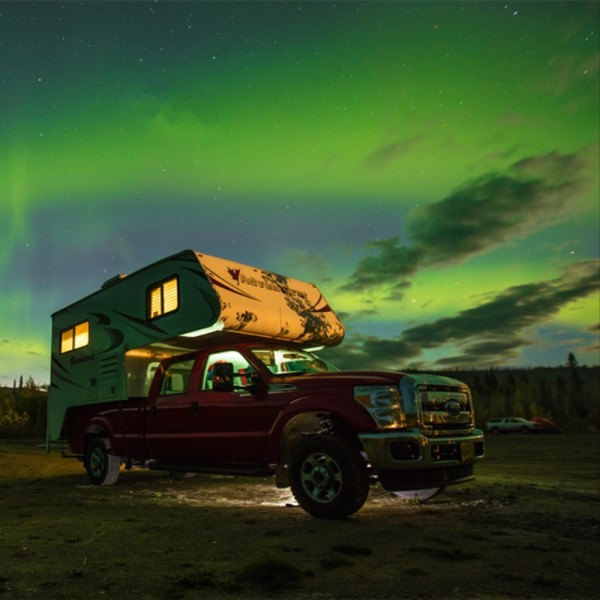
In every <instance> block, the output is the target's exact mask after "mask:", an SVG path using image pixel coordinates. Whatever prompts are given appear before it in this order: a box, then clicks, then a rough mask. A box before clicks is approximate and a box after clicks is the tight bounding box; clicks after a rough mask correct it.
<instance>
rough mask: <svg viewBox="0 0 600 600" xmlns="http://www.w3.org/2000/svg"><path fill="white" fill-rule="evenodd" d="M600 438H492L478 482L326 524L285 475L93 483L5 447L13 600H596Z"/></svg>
mask: <svg viewBox="0 0 600 600" xmlns="http://www.w3.org/2000/svg"><path fill="white" fill-rule="evenodd" d="M599 468H600V436H597V435H581V436H574V435H554V436H551V435H549V436H523V435H520V436H519V435H513V436H499V437H488V439H487V457H486V459H485V460H484V461H483V462H481V463H480V464H479V465H478V468H477V479H476V481H474V482H472V483H469V484H466V485H463V486H457V487H454V488H449V489H448V490H446V492H445V493H444V494H442V495H440V496H438V497H436V498H434V499H432V500H429V501H427V502H417V501H402V500H399V499H398V498H396V497H395V496H393V495H392V494H389V493H387V492H385V491H383V490H381V489H379V488H378V487H374V488H373V489H372V493H371V495H370V498H369V500H368V501H367V503H366V505H365V506H364V508H363V509H362V510H361V511H360V512H359V513H357V514H356V515H354V516H353V517H351V518H348V519H345V520H341V521H323V520H318V519H314V518H312V517H310V516H308V515H307V514H306V513H304V512H303V511H302V510H301V509H300V508H298V507H297V506H295V502H294V500H293V498H292V497H291V494H290V492H289V490H277V489H276V488H275V486H274V482H273V480H272V479H255V480H253V479H247V478H233V477H217V476H207V475H197V476H196V477H195V478H194V479H189V480H183V481H178V480H174V479H172V478H171V477H170V476H168V475H167V474H164V473H157V472H149V471H144V470H134V471H131V472H123V473H122V474H121V477H120V478H119V480H118V482H117V483H116V485H114V486H112V487H96V486H92V485H90V484H89V483H88V481H87V478H86V476H85V473H84V471H83V468H82V466H81V464H80V463H78V462H77V461H74V460H72V459H63V458H62V457H61V456H60V453H59V452H53V453H52V454H50V456H47V455H46V454H45V453H44V448H43V447H42V446H41V445H40V444H39V442H14V441H6V440H0V600H8V599H15V598H17V599H22V598H23V599H28V598H36V599H43V600H52V599H62V598H64V599H79V598H82V599H83V598H102V597H107V598H111V599H113V598H114V599H121V598H123V599H126V598H147V599H165V600H167V599H171V598H172V599H174V600H176V599H190V598H242V597H243V598H265V597H272V598H276V597H284V596H285V597H286V598H287V599H290V600H291V599H295V598H298V599H309V598H310V599H317V600H320V599H326V598H361V599H363V598H377V599H383V598H411V599H412V598H415V599H417V598H571V599H584V598H597V597H600V579H599V576H598V574H597V570H596V568H597V566H598V556H599V550H600V543H599V523H600V510H599V509H600V483H599V482H600V472H599Z"/></svg>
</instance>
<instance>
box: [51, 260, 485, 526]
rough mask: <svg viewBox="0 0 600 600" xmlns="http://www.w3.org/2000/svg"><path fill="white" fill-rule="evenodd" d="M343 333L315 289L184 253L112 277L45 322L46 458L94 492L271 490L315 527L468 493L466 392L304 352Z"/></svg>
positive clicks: (439, 380)
mask: <svg viewBox="0 0 600 600" xmlns="http://www.w3.org/2000/svg"><path fill="white" fill-rule="evenodd" d="M343 333H344V332H343V326H342V325H341V323H340V322H339V320H338V319H337V317H336V315H335V313H334V312H333V311H332V309H331V308H330V306H329V304H328V303H327V302H326V300H325V299H324V297H323V295H322V294H321V292H320V291H319V290H318V288H316V286H314V285H312V284H308V283H305V282H301V281H298V280H295V279H291V278H289V277H284V276H281V275H276V274H274V273H270V272H268V271H263V270H260V269H256V268H253V267H248V266H246V265H242V264H239V263H234V262H232V261H227V260H224V259H219V258H216V257H210V256H207V255H204V254H200V253H197V252H194V251H191V250H189V251H183V252H181V253H179V254H176V255H174V256H171V257H168V258H166V259H163V260H162V261H159V262H157V263H155V264H153V265H150V266H148V267H145V268H143V269H140V270H139V271H137V272H135V273H133V274H131V275H119V276H117V277H114V278H112V279H111V280H109V281H107V282H106V283H105V284H104V285H103V286H102V288H101V289H100V290H98V291H97V292H95V293H93V294H91V295H90V296H88V297H86V298H83V299H81V300H79V301H78V302H76V303H74V304H72V305H70V306H67V307H65V308H64V309H61V310H60V311H58V312H57V313H55V314H54V315H53V333H52V372H51V388H50V393H49V401H48V433H47V442H48V448H50V443H51V442H52V441H57V440H62V441H63V442H66V443H68V445H69V447H70V450H71V452H72V453H74V454H75V455H76V456H77V457H79V458H80V459H81V460H83V462H84V464H85V467H86V469H87V473H88V476H89V478H90V480H91V481H92V482H93V483H95V484H97V485H110V484H113V483H115V481H116V480H117V478H118V476H119V473H120V471H121V467H122V466H124V467H125V468H126V469H129V468H131V467H133V466H145V467H149V468H152V469H162V470H166V471H170V472H173V473H190V472H203V473H224V474H239V475H257V476H263V477H264V476H268V475H273V476H275V481H276V485H277V486H279V487H291V489H292V492H293V494H294V496H295V498H296V499H297V501H298V503H299V504H300V506H301V507H302V508H304V509H305V510H306V511H307V512H308V513H310V514H311V515H314V516H316V517H323V518H339V517H344V516H347V515H350V514H352V513H354V512H356V511H357V510H359V509H360V507H361V506H362V505H363V504H364V502H365V500H366V498H367V495H368V493H369V486H370V485H372V484H376V483H379V484H380V485H382V486H383V487H384V488H385V489H387V490H391V491H394V492H397V493H398V494H405V493H410V494H412V495H415V494H416V495H417V496H419V497H426V496H430V495H432V494H434V493H437V492H438V491H440V490H442V489H443V488H444V487H445V486H447V485H450V484H456V483H461V482H464V481H468V480H470V479H472V478H473V467H474V464H475V463H476V461H477V460H478V459H479V458H481V457H482V456H483V454H484V443H483V433H482V432H481V431H479V430H477V429H475V428H474V424H475V420H474V414H473V404H472V400H471V395H470V392H469V389H468V388H467V386H465V385H464V384H463V383H461V382H459V381H456V380H453V379H449V378H445V377H440V376H436V375H422V374H419V375H417V374H403V373H396V372H370V371H353V372H342V371H339V370H337V369H336V368H335V367H333V366H331V365H330V364H328V363H327V362H325V361H323V360H322V359H320V358H319V357H318V356H316V355H315V354H313V353H312V352H310V351H308V350H306V348H309V347H314V346H317V345H326V346H327V345H329V346H332V345H335V344H338V343H340V342H341V341H342V339H343Z"/></svg>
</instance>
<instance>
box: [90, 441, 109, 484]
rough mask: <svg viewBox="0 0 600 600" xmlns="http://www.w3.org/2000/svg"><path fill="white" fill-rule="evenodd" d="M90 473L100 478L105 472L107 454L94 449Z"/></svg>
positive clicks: (91, 454)
mask: <svg viewBox="0 0 600 600" xmlns="http://www.w3.org/2000/svg"><path fill="white" fill-rule="evenodd" d="M89 461H90V471H91V472H92V473H93V474H94V476H96V477H100V476H101V475H102V473H103V472H104V462H105V454H104V451H103V450H102V449H101V448H94V449H93V450H92V451H91V452H90V458H89Z"/></svg>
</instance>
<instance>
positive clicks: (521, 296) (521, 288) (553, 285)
mask: <svg viewBox="0 0 600 600" xmlns="http://www.w3.org/2000/svg"><path fill="white" fill-rule="evenodd" d="M599 264H600V261H597V260H584V261H579V262H577V263H573V264H571V265H569V266H568V267H567V268H566V269H565V270H564V273H563V275H561V276H560V277H558V278H556V279H552V280H549V281H542V282H537V283H527V284H523V285H518V286H514V287H510V288H508V289H507V290H505V291H504V292H501V293H500V294H498V295H497V296H496V297H494V298H493V299H492V300H490V301H488V302H484V303H483V304H480V305H479V306H476V307H474V308H469V309H466V310H464V311H461V312H459V313H458V314H457V315H456V316H453V317H445V318H442V319H438V320H436V321H434V322H433V323H428V324H425V325H418V326H416V327H411V328H409V329H406V330H405V331H404V332H403V334H402V339H403V340H404V341H406V342H408V343H411V344H420V345H421V346H422V347H424V348H436V347H439V346H441V345H444V344H447V343H449V342H455V343H456V342H458V343H460V342H463V341H465V340H469V339H471V338H479V339H481V338H484V339H488V340H489V339H493V340H504V339H506V338H507V337H508V338H510V337H512V336H515V335H516V334H517V333H518V332H520V331H522V330H523V329H526V328H527V327H530V326H531V325H534V324H536V323H538V322H541V321H545V320H547V319H548V318H549V317H550V316H552V315H554V314H555V313H557V312H558V311H559V310H560V309H561V308H562V307H563V306H564V305H565V304H568V303H569V302H572V301H573V300H577V299H579V298H584V297H585V296H587V295H588V294H591V293H593V292H595V291H597V290H598V275H599Z"/></svg>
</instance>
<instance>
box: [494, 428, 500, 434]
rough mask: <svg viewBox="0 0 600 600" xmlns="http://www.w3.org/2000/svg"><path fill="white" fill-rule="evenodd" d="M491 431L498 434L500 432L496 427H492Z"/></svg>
mask: <svg viewBox="0 0 600 600" xmlns="http://www.w3.org/2000/svg"><path fill="white" fill-rule="evenodd" d="M492 433H493V434H494V435H498V434H499V433H500V430H499V429H498V428H497V427H494V428H493V429H492Z"/></svg>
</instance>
